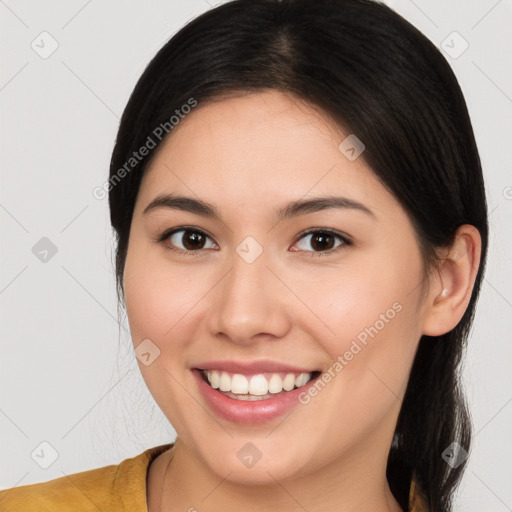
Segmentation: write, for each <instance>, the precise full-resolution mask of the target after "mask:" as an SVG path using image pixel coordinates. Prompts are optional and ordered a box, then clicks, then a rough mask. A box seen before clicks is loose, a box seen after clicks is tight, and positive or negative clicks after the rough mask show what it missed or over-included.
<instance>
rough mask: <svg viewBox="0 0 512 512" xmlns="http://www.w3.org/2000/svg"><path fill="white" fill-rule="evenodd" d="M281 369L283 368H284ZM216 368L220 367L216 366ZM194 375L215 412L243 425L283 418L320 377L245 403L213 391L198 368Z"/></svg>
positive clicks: (194, 370)
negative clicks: (270, 396) (297, 386)
mask: <svg viewBox="0 0 512 512" xmlns="http://www.w3.org/2000/svg"><path fill="white" fill-rule="evenodd" d="M217 364H218V363H217ZM280 367H281V368H282V367H283V366H280ZM215 368H219V367H218V366H215ZM266 368H268V367H266ZM288 368H289V367H288ZM286 371H290V372H292V371H297V370H288V369H287V370H286ZM192 373H193V375H194V377H195V378H196V381H197V384H198V387H199V391H200V392H201V394H202V396H203V398H204V399H205V401H206V402H207V404H208V405H209V406H210V408H211V409H212V410H213V412H215V413H216V414H217V415H219V416H221V417H222V418H224V419H226V420H228V421H231V422H234V423H243V424H261V423H265V422H267V421H271V420H273V419H275V418H278V417H279V416H282V415H283V414H285V413H286V412H288V411H289V410H290V409H291V408H292V407H293V406H295V405H297V404H299V403H300V402H299V401H298V397H299V395H300V394H301V393H303V392H305V391H307V389H308V388H309V387H310V386H311V385H313V384H314V383H315V382H316V380H317V378H318V377H319V376H320V375H318V377H316V378H314V379H312V380H310V381H309V382H308V383H307V384H306V385H304V386H302V387H300V388H297V389H294V390H292V391H288V392H286V393H282V394H278V395H276V397H275V398H269V399H267V400H257V401H253V402H245V401H243V400H237V399H235V398H229V397H227V396H225V395H223V394H222V393H219V392H218V391H217V390H216V389H213V388H212V387H211V386H210V385H209V384H208V383H207V382H205V381H204V379H203V377H202V374H201V371H200V370H198V369H197V368H194V369H192ZM298 373H303V372H302V370H299V371H298ZM304 373H307V372H304Z"/></svg>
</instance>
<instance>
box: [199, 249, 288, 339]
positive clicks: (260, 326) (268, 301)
mask: <svg viewBox="0 0 512 512" xmlns="http://www.w3.org/2000/svg"><path fill="white" fill-rule="evenodd" d="M229 264H230V265H231V268H230V270H229V271H228V272H227V274H226V275H225V277H224V278H223V279H222V281H221V282H220V283H219V284H218V285H217V286H216V287H215V288H214V290H212V293H211V297H210V304H211V309H210V314H209V317H208V323H207V324H208V329H209V331H210V333H211V334H212V335H214V336H217V337H219V336H224V337H226V338H228V339H229V340H231V341H232V342H234V343H238V344H246V345H247V344H251V343H254V342H255V341H256V340H258V339H260V340H261V339H263V338H267V339H268V338H280V337H283V336H284V335H285V334H286V333H287V332H288V330H289V329H290V327H291V321H290V317H291V316H290V311H289V306H290V304H291V302H290V298H289V297H287V295H289V294H290V292H289V291H288V290H287V289H286V287H285V286H284V285H283V283H282V282H281V281H280V280H279V279H278V278H277V277H276V272H275V270H274V271H271V270H270V269H269V268H268V266H269V261H268V259H267V258H266V256H265V252H263V254H262V255H260V256H259V257H258V258H257V259H256V261H253V262H252V263H248V262H247V261H245V260H244V259H243V258H241V257H240V256H239V255H238V254H237V253H235V254H234V255H233V257H232V258H231V259H230V262H229Z"/></svg>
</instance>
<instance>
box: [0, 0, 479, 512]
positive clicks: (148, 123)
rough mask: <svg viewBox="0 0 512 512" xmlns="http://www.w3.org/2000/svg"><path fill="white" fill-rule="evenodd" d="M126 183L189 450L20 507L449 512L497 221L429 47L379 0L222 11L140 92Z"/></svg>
mask: <svg viewBox="0 0 512 512" xmlns="http://www.w3.org/2000/svg"><path fill="white" fill-rule="evenodd" d="M107 190H108V192H109V200H110V212H111V222H112V226H113V228H114V230H115V233H116V236H117V253H116V265H117V268H116V275H117V279H118V293H119V299H120V301H122V302H123V303H124V304H125V305H126V311H127V315H128V319H129V323H130V329H131V334H132V339H133V344H134V348H135V353H136V356H137V358H138V361H139V367H140V369H141V373H142V375H143V378H144V380H145V382H146V384H147V386H148V388H149V390H150V392H151V393H152V395H153V397H154V398H155V400H156V402H157V403H158V405H159V407H160V408H161V410H162V411H163V413H164V414H165V415H166V417H167V418H168V419H169V421H170V422H171V424H172V425H173V427H174V429H175V430H176V432H177V439H176V441H175V443H169V444H166V445H162V446H158V447H155V448H152V449H149V450H146V451H145V452H144V453H142V454H140V455H139V456H137V457H134V458H132V459H127V460H125V461H123V462H122V463H121V464H119V465H117V466H108V467H105V468H98V469H94V470H91V471H87V472H83V473H78V474H74V475H70V476H69V477H64V478H60V479H56V480H52V481H50V482H46V483H43V484H34V485H29V486H23V487H18V488H14V489H10V490H7V491H4V492H2V493H1V494H0V496H1V498H3V500H5V501H4V504H5V503H6V504H7V505H6V506H7V508H6V509H7V510H25V511H28V510H43V509H44V507H45V506H46V509H47V510H54V511H56V510H97V509H100V510H102V509H107V510H126V511H128V510H130V511H143V510H149V511H150V512H153V511H162V512H164V511H171V510H173V511H174V510H190V511H192V510H198V511H203V510H204V511H210V510H211V511H214V510H220V509H222V510H225V511H229V510H244V511H251V510H258V511H261V510H275V509H280V510H290V511H291V510H310V511H320V510H321V511H330V510H333V511H334V510H336V511H348V510H368V511H370V510H371V511H380V510H382V511H385V510H386V511H406V510H407V511H413V510H414V511H416V512H419V511H436V512H445V511H449V510H451V501H452V496H453V493H454V491H455V488H456V486H457V484H458V482H459V480H460V478H461V476H462V472H463V469H464V466H465V461H466V458H467V453H468V451H469V445H470V424H469V419H468V414H467V412H466V406H465V401H464V399H463V396H462V393H461V389H460V382H459V376H458V365H459V362H460V359H461V356H462V352H463V348H464V345H465V342H466V339H467V336H468V332H469V328H470V325H471V322H472V318H473V314H474V310H475V305H476V301H477V297H478V293H479V290H480V284H481V280H482V276H483V271H484V265H485V256H486V250H487V237H488V228H487V209H486V201H485V190H484V183H483V179H482V172H481V167H480V161H479V156H478V152H477V148H476V144H475V140H474V136H473V131H472V127H471V123H470V120H469V116H468V112H467V109H466V105H465V101H464V98H463V96H462V93H461V90H460V88H459V86H458V83H457V80H456V78H455V77H454V75H453V73H452V71H451V69H450V66H449V65H448V64H447V62H446V61H445V60H444V58H443V57H442V56H441V54H440V53H439V51H438V50H437V49H436V48H435V46H434V45H432V44H431V43H430V42H429V41H428V39H427V38H426V37H425V36H423V35H422V34H421V33H419V32H418V31H417V30H416V29H415V28H414V27H413V26H411V25H410V24H409V23H408V22H406V21H405V20H404V19H403V18H401V17H400V16H399V15H397V14H396V13H395V12H393V11H392V10H391V9H389V8H388V7H386V6H384V5H381V4H378V3H375V2H373V1H370V0H319V1H314V2H313V1H311V0H282V1H278V0H263V1H262V0H258V1H255V0H235V1H233V2H231V3H228V4H225V5H222V6H220V7H218V8H216V9H213V10H211V11H208V12H207V13H205V14H203V15H202V16H200V17H198V18H196V19H195V20H193V21H192V22H191V23H189V24H188V25H187V26H186V27H184V28H183V29H182V30H181V31H179V32H178V33H177V34H176V35H175V36H174V37H173V38H172V39H171V40H170V41H169V42H168V43H167V44H166V45H165V46H164V47H163V48H162V49H161V50H160V51H159V52H158V54H157V55H156V56H155V58H154V59H153V60H152V61H151V63H150V64H149V66H148V67H147V69H146V70H145V72H144V73H143V75H142V77H141V78H140V80H139V82H138V84H137V86H136V87H135V90H134V91H133V94H132V96H131V98H130V100H129V102H128V105H127V107H126V109H125V112H124V114H123V117H122V120H121V124H120V127H119V133H118V137H117V140H116V145H115V148H114V151H113V155H112V161H111V168H110V178H109V181H108V186H107ZM0 503H2V502H1V501H0ZM102 507H103V508H102Z"/></svg>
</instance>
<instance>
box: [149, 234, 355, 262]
mask: <svg viewBox="0 0 512 512" xmlns="http://www.w3.org/2000/svg"><path fill="white" fill-rule="evenodd" d="M180 231H192V232H193V233H199V234H201V235H203V236H206V237H207V238H211V237H210V235H208V234H207V233H205V232H204V231H203V230H202V229H198V228H195V227H192V226H180V227H178V228H173V229H171V230H169V231H165V232H164V233H163V234H162V235H160V236H159V237H158V238H157V240H156V242H158V243H161V244H164V242H165V241H166V240H167V239H168V238H169V237H170V236H172V235H174V234H175V233H178V232H180ZM318 233H321V234H327V235H331V236H334V237H336V238H338V239H340V240H341V241H342V242H343V243H341V244H340V245H338V246H337V247H334V248H333V249H329V250H328V251H302V252H306V253H311V254H310V256H311V257H313V258H316V257H321V256H329V255H331V254H334V253H335V252H338V251H339V250H341V249H343V248H344V247H350V246H352V245H353V242H352V240H350V238H349V237H348V236H347V235H344V234H342V233H340V232H338V231H335V230H332V229H327V228H317V229H309V230H307V231H303V232H301V233H299V235H298V238H297V240H296V241H295V242H294V244H295V243H297V242H298V241H299V240H301V239H302V238H304V237H305V236H307V235H311V234H318ZM164 246H165V248H166V249H167V250H169V251H173V252H176V253H178V254H184V255H186V256H192V257H198V256H202V254H201V253H202V252H203V250H202V249H197V250H195V251H192V250H183V249H179V248H177V247H171V246H169V245H166V244H164ZM294 252H301V250H300V249H299V250H297V251H294Z"/></svg>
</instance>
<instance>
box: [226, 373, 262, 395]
mask: <svg viewBox="0 0 512 512" xmlns="http://www.w3.org/2000/svg"><path fill="white" fill-rule="evenodd" d="M249 389H250V385H249V381H248V380H247V377H246V376H245V375H240V374H239V373H235V375H233V377H232V379H231V389H230V391H231V392H232V393H236V394H238V395H246V394H247V393H249ZM251 393H252V391H251ZM252 394H253V395H255V394H256V393H252Z"/></svg>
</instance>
